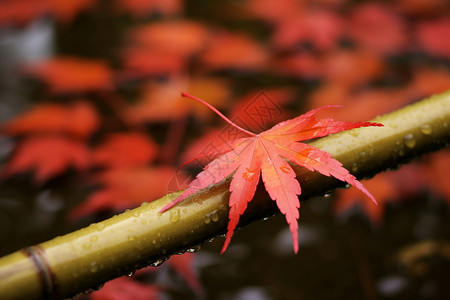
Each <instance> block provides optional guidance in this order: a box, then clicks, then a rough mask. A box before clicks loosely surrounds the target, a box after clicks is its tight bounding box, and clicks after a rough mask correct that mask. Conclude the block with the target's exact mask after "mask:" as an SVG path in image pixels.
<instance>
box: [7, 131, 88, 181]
mask: <svg viewBox="0 0 450 300" xmlns="http://www.w3.org/2000/svg"><path fill="white" fill-rule="evenodd" d="M89 164H90V157H89V151H88V149H87V148H86V146H85V144H84V143H82V142H80V141H77V140H72V139H68V138H63V137H34V138H29V139H26V140H24V141H22V142H21V143H20V144H19V145H18V146H17V148H16V152H15V153H14V154H13V157H12V158H11V159H10V160H9V161H8V163H7V164H6V166H5V168H4V169H3V174H2V175H3V176H11V175H14V174H17V173H22V172H26V171H31V170H35V180H36V181H37V182H38V183H42V182H44V181H46V180H48V179H49V178H51V177H54V176H56V175H61V174H62V173H64V172H65V171H66V170H67V169H68V168H70V167H73V168H75V169H77V170H78V171H84V170H86V169H87V168H88V167H89Z"/></svg>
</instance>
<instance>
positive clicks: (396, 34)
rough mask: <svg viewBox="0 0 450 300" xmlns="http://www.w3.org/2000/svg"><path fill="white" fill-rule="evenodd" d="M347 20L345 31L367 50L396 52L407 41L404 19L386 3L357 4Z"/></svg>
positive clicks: (399, 50)
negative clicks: (347, 24)
mask: <svg viewBox="0 0 450 300" xmlns="http://www.w3.org/2000/svg"><path fill="white" fill-rule="evenodd" d="M349 22H350V23H349V26H348V30H347V32H348V33H349V35H350V37H351V39H352V40H354V42H355V43H356V44H358V45H360V46H361V47H363V48H365V49H366V50H368V51H375V52H377V53H381V54H387V55H391V54H398V53H400V52H402V51H403V50H404V49H405V48H406V45H407V43H408V42H409V41H408V35H407V31H406V25H405V21H404V19H403V18H402V17H401V16H400V15H398V14H396V13H395V12H394V10H393V9H392V7H391V6H389V5H388V4H384V3H380V2H364V3H363V4H360V5H357V6H356V8H355V9H354V10H353V12H352V13H351V14H350V16H349Z"/></svg>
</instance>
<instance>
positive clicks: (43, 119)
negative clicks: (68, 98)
mask: <svg viewBox="0 0 450 300" xmlns="http://www.w3.org/2000/svg"><path fill="white" fill-rule="evenodd" d="M98 125H99V117H98V115H97V112H96V111H95V110H94V108H93V107H92V105H91V104H89V103H88V102H85V101H77V102H74V103H71V104H69V105H60V104H41V105H38V106H36V107H34V108H33V109H31V110H29V111H28V112H25V113H24V114H22V115H20V116H18V117H16V118H15V119H12V120H11V121H9V122H7V123H5V124H3V125H1V127H0V130H1V131H2V132H4V133H6V134H10V135H21V134H30V133H64V134H69V135H74V136H78V137H81V138H85V137H88V136H89V135H91V134H92V133H93V132H94V131H95V130H96V129H97V128H98Z"/></svg>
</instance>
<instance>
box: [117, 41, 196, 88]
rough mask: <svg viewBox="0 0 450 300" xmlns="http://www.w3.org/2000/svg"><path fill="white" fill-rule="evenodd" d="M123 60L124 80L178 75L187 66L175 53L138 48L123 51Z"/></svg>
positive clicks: (182, 58) (183, 59) (184, 60)
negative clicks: (149, 76)
mask: <svg viewBox="0 0 450 300" xmlns="http://www.w3.org/2000/svg"><path fill="white" fill-rule="evenodd" d="M123 59H124V62H123V65H124V69H125V70H124V71H122V77H123V78H124V79H125V80H127V79H128V77H130V78H131V79H133V78H134V77H140V76H143V75H145V76H148V75H157V76H160V75H179V74H180V73H182V71H183V70H184V69H185V67H186V64H187V61H186V59H185V58H184V57H182V56H180V55H178V54H176V53H166V52H162V51H159V50H149V49H138V48H136V49H127V50H125V51H124V54H123Z"/></svg>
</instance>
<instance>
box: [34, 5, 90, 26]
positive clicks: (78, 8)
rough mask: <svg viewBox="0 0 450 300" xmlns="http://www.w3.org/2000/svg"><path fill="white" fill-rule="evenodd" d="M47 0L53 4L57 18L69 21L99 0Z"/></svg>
mask: <svg viewBox="0 0 450 300" xmlns="http://www.w3.org/2000/svg"><path fill="white" fill-rule="evenodd" d="M40 1H42V0H40ZM44 1H45V0H44ZM47 1H49V3H50V5H51V10H52V12H53V14H54V15H55V17H56V19H58V20H60V21H62V22H65V23H68V22H71V21H72V20H73V19H74V18H75V16H76V15H77V14H79V13H80V12H82V11H85V10H87V9H90V8H92V7H93V6H95V5H96V4H97V1H98V0H47ZM36 2H39V1H36Z"/></svg>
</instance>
